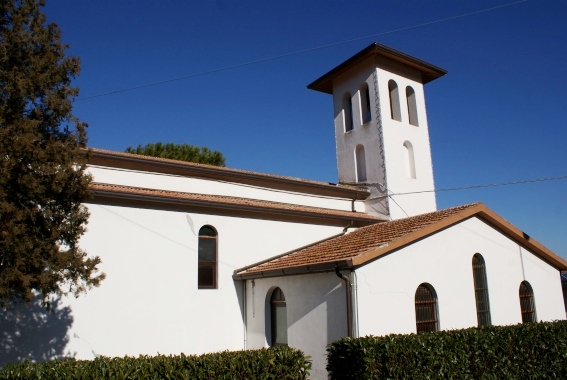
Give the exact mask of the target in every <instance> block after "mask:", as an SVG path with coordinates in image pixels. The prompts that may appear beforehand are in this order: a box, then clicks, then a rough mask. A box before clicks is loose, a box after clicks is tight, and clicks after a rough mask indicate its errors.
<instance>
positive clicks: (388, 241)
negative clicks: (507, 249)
mask: <svg viewBox="0 0 567 380" xmlns="http://www.w3.org/2000/svg"><path fill="white" fill-rule="evenodd" d="M473 215H476V216H479V217H482V218H483V219H486V220H487V221H488V222H489V223H490V224H492V225H493V226H494V227H496V228H498V229H499V230H501V231H502V232H503V233H505V234H506V235H508V236H510V237H511V238H514V239H516V240H517V241H522V240H525V239H526V238H525V236H527V235H525V234H523V232H521V231H520V230H518V229H516V228H515V227H514V226H512V225H511V224H509V223H508V222H506V221H505V220H504V219H502V218H501V217H499V216H498V215H496V214H495V213H494V212H492V211H490V210H489V209H488V208H487V207H486V206H484V205H483V204H482V203H473V204H468V205H463V206H457V207H452V208H448V209H445V210H440V211H435V212H430V213H427V214H422V215H417V216H412V217H408V218H404V219H397V220H392V221H388V222H383V223H379V224H374V225H370V226H367V227H362V228H359V229H358V230H356V231H353V232H350V233H347V234H345V235H342V236H339V237H336V238H331V239H329V240H325V241H323V242H321V243H318V244H315V245H312V246H310V247H307V248H305V249H300V250H297V251H295V252H292V253H289V254H285V255H283V256H280V257H276V258H273V259H272V260H269V261H266V262H262V263H258V264H257V265H252V266H249V267H247V268H242V269H240V270H236V271H235V273H234V276H235V277H239V278H249V277H260V276H273V275H283V274H295V273H302V272H312V271H316V270H329V269H331V268H332V266H331V265H329V264H333V263H335V264H336V263H338V262H343V264H342V265H343V267H344V266H348V267H356V266H360V265H364V264H365V263H367V262H369V261H372V260H374V259H376V258H378V257H380V256H382V255H384V254H387V253H389V252H391V251H393V250H395V249H398V248H401V247H403V246H405V245H407V244H411V243H412V242H414V241H416V240H419V239H421V238H424V237H426V236H428V235H430V234H432V233H435V232H437V231H439V230H441V229H443V228H446V227H449V226H450V225H452V224H455V223H458V222H460V221H462V220H464V219H466V218H469V217H471V216H473ZM522 243H523V245H526V246H528V248H530V249H531V250H533V251H535V252H536V253H539V254H540V256H541V257H543V258H544V259H545V260H547V261H548V262H550V263H552V264H553V265H554V266H556V267H557V268H558V269H560V270H561V269H562V268H565V269H567V262H565V260H563V259H561V258H560V257H558V256H556V255H555V254H553V253H552V252H551V251H549V250H548V249H547V248H545V247H543V246H542V245H541V244H539V243H537V242H536V241H533V240H532V239H529V237H528V238H527V240H526V241H522ZM345 263H346V264H345ZM310 267H312V268H315V269H312V268H311V269H310ZM299 268H304V270H300V269H299ZM317 268H318V269H317ZM565 269H562V270H565Z"/></svg>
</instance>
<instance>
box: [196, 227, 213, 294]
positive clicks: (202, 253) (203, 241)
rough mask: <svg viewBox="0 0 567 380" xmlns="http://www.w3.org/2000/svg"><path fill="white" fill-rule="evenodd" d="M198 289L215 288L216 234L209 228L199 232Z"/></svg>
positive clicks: (203, 228) (202, 228)
mask: <svg viewBox="0 0 567 380" xmlns="http://www.w3.org/2000/svg"><path fill="white" fill-rule="evenodd" d="M198 255H199V259H198V268H199V269H198V276H197V277H198V287H199V289H216V287H217V232H216V231H215V229H214V228H213V227H211V226H204V227H201V229H200V230H199V254H198Z"/></svg>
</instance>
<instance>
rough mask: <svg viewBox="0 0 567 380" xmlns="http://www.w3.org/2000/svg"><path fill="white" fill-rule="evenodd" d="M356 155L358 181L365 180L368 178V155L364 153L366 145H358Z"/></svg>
mask: <svg viewBox="0 0 567 380" xmlns="http://www.w3.org/2000/svg"><path fill="white" fill-rule="evenodd" d="M354 155H355V159H356V181H357V182H365V181H366V179H367V178H366V157H365V155H364V146H362V145H357V146H356V149H355V154H354Z"/></svg>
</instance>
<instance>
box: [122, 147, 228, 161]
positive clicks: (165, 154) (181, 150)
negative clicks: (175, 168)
mask: <svg viewBox="0 0 567 380" xmlns="http://www.w3.org/2000/svg"><path fill="white" fill-rule="evenodd" d="M126 153H134V154H140V155H143V156H152V157H161V158H171V159H173V160H180V161H188V162H197V163H200V164H209V165H215V166H225V158H224V155H223V154H222V153H221V152H219V151H217V150H210V149H209V148H207V147H206V146H205V147H202V148H199V147H198V146H193V145H188V144H173V143H168V144H162V143H160V142H158V143H155V144H147V145H146V146H141V145H138V146H137V147H136V148H132V147H130V146H129V147H128V148H126Z"/></svg>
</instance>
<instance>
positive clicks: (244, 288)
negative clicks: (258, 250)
mask: <svg viewBox="0 0 567 380" xmlns="http://www.w3.org/2000/svg"><path fill="white" fill-rule="evenodd" d="M242 293H243V297H242V298H243V301H242V304H243V305H242V306H243V308H244V311H243V313H242V322H243V325H244V326H243V327H244V350H245V351H246V345H247V343H248V342H247V338H248V327H247V324H248V310H247V308H246V280H242Z"/></svg>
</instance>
